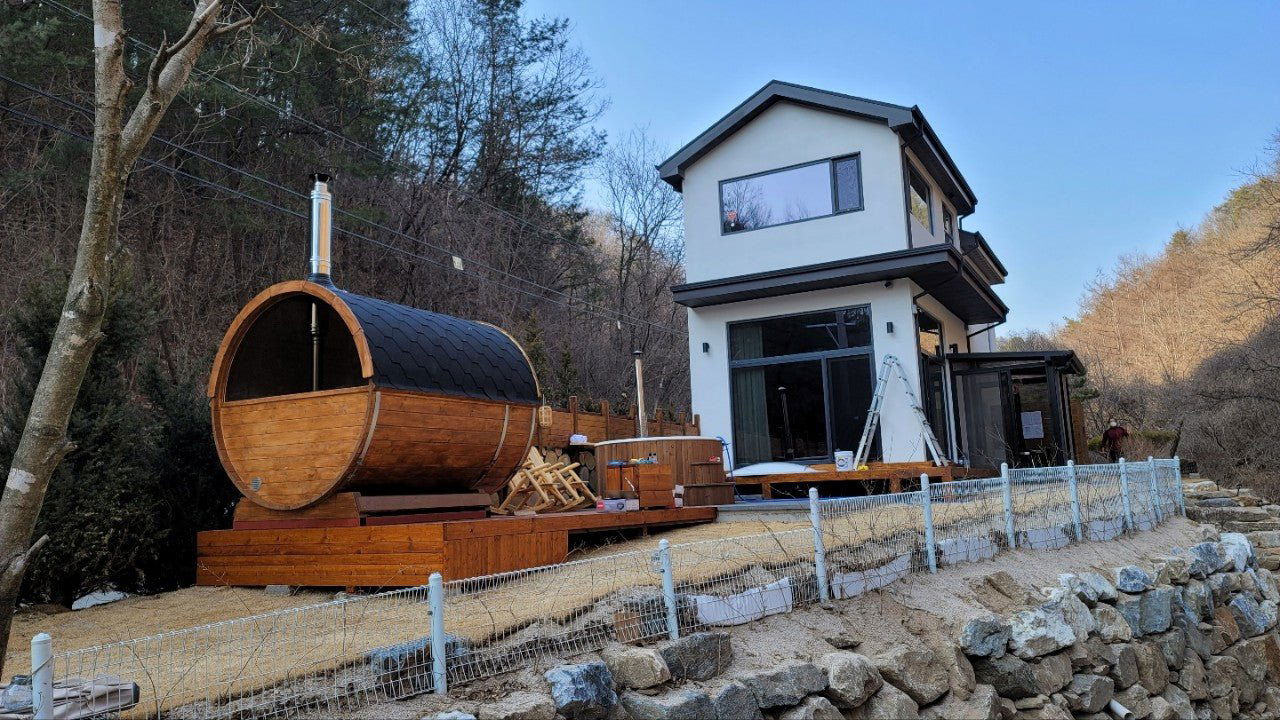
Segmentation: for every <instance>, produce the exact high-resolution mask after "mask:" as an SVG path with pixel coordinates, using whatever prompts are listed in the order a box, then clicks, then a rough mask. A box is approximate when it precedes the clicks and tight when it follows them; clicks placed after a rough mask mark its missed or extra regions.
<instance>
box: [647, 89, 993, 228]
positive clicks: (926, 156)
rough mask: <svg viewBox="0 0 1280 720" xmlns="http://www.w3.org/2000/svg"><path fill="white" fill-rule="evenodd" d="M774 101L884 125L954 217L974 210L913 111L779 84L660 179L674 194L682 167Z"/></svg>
mask: <svg viewBox="0 0 1280 720" xmlns="http://www.w3.org/2000/svg"><path fill="white" fill-rule="evenodd" d="M777 102H790V103H795V104H797V105H803V106H805V107H811V108H817V109H819V110H827V111H830V112H836V113H841V114H844V115H850V116H852V117H858V118H862V119H864V120H872V121H876V122H883V123H885V124H887V125H888V126H889V129H891V130H893V131H894V132H896V133H898V134H899V135H901V136H902V139H903V140H904V141H906V143H907V146H908V147H910V148H911V150H912V152H914V153H915V154H916V156H917V157H918V158H920V161H921V162H922V163H924V165H925V169H926V170H927V171H928V172H929V174H930V175H932V176H933V178H934V179H935V180H936V181H937V182H938V184H939V185H940V186H941V187H942V192H943V194H944V195H946V196H947V199H948V200H950V201H951V202H952V203H953V204H954V205H955V206H956V211H957V212H958V213H960V214H961V215H968V214H969V213H971V212H973V209H974V206H975V205H977V203H978V198H977V196H976V195H974V194H973V190H972V189H971V188H970V187H969V183H967V182H965V179H964V176H963V175H961V174H960V170H959V169H958V168H957V167H956V164H955V162H953V161H952V160H951V156H950V155H948V154H947V150H946V148H944V147H943V146H942V142H941V141H940V140H938V136H937V134H935V133H934V132H933V128H931V127H930V126H929V122H928V121H927V120H925V118H924V114H923V113H921V112H920V108H919V107H915V106H912V107H904V106H902V105H894V104H892V103H885V102H880V101H878V100H868V99H866V98H860V97H854V96H853V95H845V94H843V93H836V92H830V91H828V90H819V89H817V88H811V87H806V86H804V85H796V84H794V83H788V82H782V81H780V80H772V81H770V82H769V83H768V84H767V85H765V86H764V87H762V88H760V90H758V91H757V92H756V93H755V94H754V95H752V96H751V97H749V98H747V100H746V102H744V103H742V104H741V105H739V106H738V107H736V108H734V109H733V110H732V111H731V112H730V113H729V114H728V115H725V116H724V117H722V118H720V120H719V121H718V122H716V124H714V125H712V126H711V127H709V128H707V129H706V130H705V131H704V132H703V133H702V134H701V135H699V136H698V137H696V138H694V139H693V140H692V141H691V142H690V143H689V144H688V145H685V146H684V147H682V148H680V149H679V150H678V151H676V153H675V154H674V155H672V156H671V157H669V158H667V159H666V160H665V161H663V162H662V164H661V165H659V166H658V172H659V174H660V175H661V176H662V179H663V180H665V181H667V182H668V183H669V184H670V185H671V186H672V187H674V188H675V189H676V190H680V189H681V186H682V185H683V182H684V171H685V169H686V168H688V167H689V166H690V165H692V164H693V163H695V162H697V161H698V159H699V158H701V157H702V156H703V155H706V154H707V153H708V152H710V151H711V150H712V149H714V148H715V147H716V146H717V145H719V144H720V143H721V142H723V141H724V140H725V139H726V138H728V137H729V136H730V135H732V134H733V133H735V132H737V131H738V130H739V129H741V128H742V127H743V126H744V125H746V124H747V123H749V122H751V121H752V120H753V119H755V117H756V116H758V115H759V114H760V113H762V112H764V111H765V110H768V109H769V108H770V107H772V106H773V105H774V103H777Z"/></svg>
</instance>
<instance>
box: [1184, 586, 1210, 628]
mask: <svg viewBox="0 0 1280 720" xmlns="http://www.w3.org/2000/svg"><path fill="white" fill-rule="evenodd" d="M1182 597H1183V604H1184V605H1185V606H1186V608H1187V609H1188V610H1190V611H1191V613H1192V614H1193V615H1195V618H1196V620H1197V621H1203V620H1207V619H1209V618H1210V617H1213V593H1212V592H1210V590H1209V586H1208V585H1205V584H1204V583H1203V582H1201V581H1199V580H1192V581H1190V582H1188V583H1187V586H1186V587H1184V588H1183V589H1182Z"/></svg>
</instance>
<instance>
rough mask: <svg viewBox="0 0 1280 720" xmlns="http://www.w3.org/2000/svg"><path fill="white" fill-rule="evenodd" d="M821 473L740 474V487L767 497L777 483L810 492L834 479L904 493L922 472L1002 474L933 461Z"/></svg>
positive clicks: (943, 478) (821, 469) (949, 476)
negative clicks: (904, 488) (814, 486)
mask: <svg viewBox="0 0 1280 720" xmlns="http://www.w3.org/2000/svg"><path fill="white" fill-rule="evenodd" d="M813 467H815V468H816V469H818V472H807V473H786V474H780V475H761V476H757V477H736V478H734V485H736V486H737V487H740V488H741V487H747V488H755V487H759V488H760V496H761V497H763V498H765V499H766V500H768V499H772V498H773V496H774V493H773V486H775V485H794V486H796V487H797V488H803V489H805V490H806V491H807V489H808V487H809V486H811V485H817V486H821V485H822V484H823V483H831V482H856V483H860V484H862V485H863V487H864V488H866V489H867V491H868V494H872V493H873V492H874V491H877V489H876V488H873V487H872V485H873V484H883V485H884V487H883V488H879V489H878V492H880V493H884V492H889V493H900V492H902V484H903V481H905V480H919V479H920V476H921V475H922V474H927V475H928V476H929V481H930V482H951V481H952V480H963V479H965V478H983V477H994V476H996V475H999V474H1000V473H999V472H997V471H993V470H987V469H983V468H966V467H960V466H956V465H946V466H943V467H938V466H936V465H934V464H932V463H871V464H870V465H868V466H867V469H866V470H845V471H839V470H835V469H834V466H832V465H815V466H813Z"/></svg>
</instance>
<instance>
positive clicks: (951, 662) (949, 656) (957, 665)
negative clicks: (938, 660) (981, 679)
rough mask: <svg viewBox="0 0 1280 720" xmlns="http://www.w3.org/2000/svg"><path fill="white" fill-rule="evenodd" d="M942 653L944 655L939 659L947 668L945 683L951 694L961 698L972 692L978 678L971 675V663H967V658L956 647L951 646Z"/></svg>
mask: <svg viewBox="0 0 1280 720" xmlns="http://www.w3.org/2000/svg"><path fill="white" fill-rule="evenodd" d="M943 652H944V653H946V654H944V655H942V656H941V657H942V661H943V664H944V665H946V666H947V683H948V684H950V685H951V692H953V693H957V694H959V695H960V696H961V697H962V698H963V697H965V696H967V695H968V694H969V693H971V692H973V688H974V686H976V685H977V684H978V677H977V676H976V675H974V673H973V663H972V662H969V658H968V656H967V655H965V654H964V651H963V650H961V649H960V648H958V647H955V646H951V647H950V648H949V650H944V651H943Z"/></svg>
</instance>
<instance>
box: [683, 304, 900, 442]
mask: <svg viewBox="0 0 1280 720" xmlns="http://www.w3.org/2000/svg"><path fill="white" fill-rule="evenodd" d="M912 292H913V284H912V283H910V282H907V281H902V280H900V281H897V282H895V283H893V286H892V287H888V288H886V287H884V284H883V283H871V284H867V285H856V286H853V287H847V288H836V289H832V290H817V291H814V292H807V293H799V294H796V295H789V296H786V297H777V298H767V299H763V300H749V301H746V302H739V303H730V304H727V305H716V306H712V307H705V308H690V309H689V378H690V381H691V385H692V390H693V411H694V412H696V413H698V414H699V415H700V416H701V421H702V434H703V435H709V436H712V437H715V436H719V437H723V438H725V439H727V440H729V442H730V443H732V442H733V419H732V415H731V400H730V396H729V358H728V328H727V325H728V323H731V322H737V321H740V320H750V319H754V318H760V317H769V316H773V315H787V314H793V313H804V312H813V311H817V310H827V309H833V308H840V307H847V306H849V305H870V306H871V328H872V342H873V344H874V351H875V364H876V369H877V372H878V371H879V366H880V363H881V361H882V360H883V359H884V357H885V355H886V354H893V355H896V356H897V357H898V359H899V360H900V361H902V365H903V369H904V370H905V371H906V375H907V379H908V381H909V382H910V383H911V390H912V392H914V393H916V397H919V396H920V395H919V393H920V371H919V367H918V363H917V355H916V336H915V319H914V317H913V311H912V307H913V306H912V302H911V295H912ZM890 321H891V322H893V325H894V331H893V333H892V334H890V333H889V332H888V331H887V329H886V323H888V322H890ZM704 342H705V343H707V344H708V345H709V346H710V349H709V350H708V351H707V352H705V353H704V352H703V351H702V343H704ZM813 412H818V413H821V412H823V408H820V407H819V408H813ZM880 428H881V435H880V438H881V446H882V448H883V451H884V458H885V460H886V461H888V462H910V461H917V460H924V459H925V449H924V442H923V439H922V436H921V433H920V425H919V422H918V421H917V420H916V418H915V416H914V414H913V413H912V412H911V410H910V406H909V405H908V403H907V398H906V394H905V393H904V392H903V391H902V385H901V381H899V380H897V379H896V378H895V379H894V380H893V382H892V383H891V384H890V386H889V390H888V392H887V393H886V395H885V402H884V407H883V410H882V412H881V418H880ZM835 449H836V450H856V449H857V448H835ZM731 450H732V448H731Z"/></svg>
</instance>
